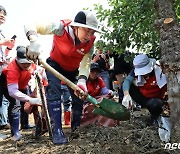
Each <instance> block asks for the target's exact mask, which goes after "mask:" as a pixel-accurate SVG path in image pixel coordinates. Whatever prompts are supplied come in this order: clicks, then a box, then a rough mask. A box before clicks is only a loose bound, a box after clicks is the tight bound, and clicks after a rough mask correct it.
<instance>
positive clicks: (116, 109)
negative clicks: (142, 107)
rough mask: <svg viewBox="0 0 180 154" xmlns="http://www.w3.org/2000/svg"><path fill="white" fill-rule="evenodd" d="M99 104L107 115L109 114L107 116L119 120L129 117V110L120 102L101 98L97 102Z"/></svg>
mask: <svg viewBox="0 0 180 154" xmlns="http://www.w3.org/2000/svg"><path fill="white" fill-rule="evenodd" d="M99 105H100V108H101V109H102V110H103V111H104V112H106V114H107V115H110V116H109V118H112V119H115V120H121V121H126V120H129V119H130V111H129V110H128V109H126V108H125V107H124V106H123V105H122V104H121V103H118V102H115V101H112V100H109V99H106V98H103V99H102V100H101V101H100V102H99Z"/></svg>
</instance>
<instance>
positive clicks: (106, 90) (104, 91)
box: [101, 87, 109, 95]
mask: <svg viewBox="0 0 180 154" xmlns="http://www.w3.org/2000/svg"><path fill="white" fill-rule="evenodd" d="M101 93H102V95H107V94H109V89H108V88H106V87H104V88H102V89H101Z"/></svg>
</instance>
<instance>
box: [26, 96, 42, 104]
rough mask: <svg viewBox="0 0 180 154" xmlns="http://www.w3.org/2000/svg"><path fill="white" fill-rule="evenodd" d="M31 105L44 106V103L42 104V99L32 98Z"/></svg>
mask: <svg viewBox="0 0 180 154" xmlns="http://www.w3.org/2000/svg"><path fill="white" fill-rule="evenodd" d="M29 103H30V104H31V105H42V102H41V99H40V98H32V97H30V99H29Z"/></svg>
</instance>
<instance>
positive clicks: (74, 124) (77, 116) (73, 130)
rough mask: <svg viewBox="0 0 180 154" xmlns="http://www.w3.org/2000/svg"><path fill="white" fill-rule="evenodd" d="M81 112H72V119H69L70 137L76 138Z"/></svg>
mask: <svg viewBox="0 0 180 154" xmlns="http://www.w3.org/2000/svg"><path fill="white" fill-rule="evenodd" d="M80 122H81V114H80V112H79V111H76V112H72V121H71V137H70V138H72V139H77V138H78V137H79V130H78V129H77V128H78V127H79V126H80Z"/></svg>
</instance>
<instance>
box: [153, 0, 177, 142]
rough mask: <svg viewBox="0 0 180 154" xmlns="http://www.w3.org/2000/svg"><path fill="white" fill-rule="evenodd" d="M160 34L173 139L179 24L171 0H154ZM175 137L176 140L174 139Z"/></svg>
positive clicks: (174, 132)
mask: <svg viewBox="0 0 180 154" xmlns="http://www.w3.org/2000/svg"><path fill="white" fill-rule="evenodd" d="M156 10H157V14H158V19H157V20H156V21H155V26H156V28H157V29H158V31H159V35H160V49H161V63H162V65H163V67H164V68H165V74H166V78H167V86H168V98H169V99H168V102H169V104H170V110H171V122H172V135H171V137H172V138H173V140H175V141H178V140H180V25H179V23H177V20H176V15H175V12H174V9H173V0H156ZM176 139H177V140H176Z"/></svg>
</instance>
